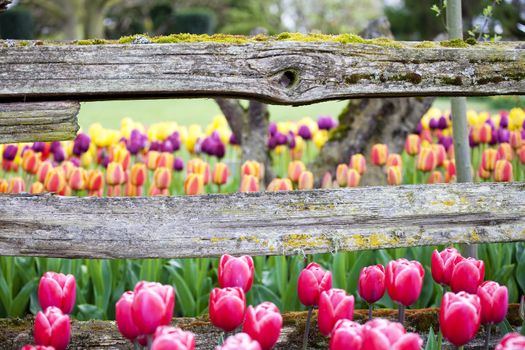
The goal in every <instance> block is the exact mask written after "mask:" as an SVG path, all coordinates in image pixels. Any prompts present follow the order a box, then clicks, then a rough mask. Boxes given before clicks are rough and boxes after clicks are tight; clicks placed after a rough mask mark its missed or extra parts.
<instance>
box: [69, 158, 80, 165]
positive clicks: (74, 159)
mask: <svg viewBox="0 0 525 350" xmlns="http://www.w3.org/2000/svg"><path fill="white" fill-rule="evenodd" d="M70 161H71V163H73V164H75V165H76V166H77V167H80V159H78V158H77V157H73V158H71V159H70Z"/></svg>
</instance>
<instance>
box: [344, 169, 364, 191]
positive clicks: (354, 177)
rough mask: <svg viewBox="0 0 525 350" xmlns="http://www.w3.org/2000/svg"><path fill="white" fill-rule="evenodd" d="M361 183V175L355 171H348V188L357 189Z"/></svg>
mask: <svg viewBox="0 0 525 350" xmlns="http://www.w3.org/2000/svg"><path fill="white" fill-rule="evenodd" d="M360 181H361V175H359V172H358V171H357V170H355V169H348V174H347V180H346V184H347V186H348V187H357V186H359V182H360Z"/></svg>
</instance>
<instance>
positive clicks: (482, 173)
mask: <svg viewBox="0 0 525 350" xmlns="http://www.w3.org/2000/svg"><path fill="white" fill-rule="evenodd" d="M478 176H479V178H480V179H485V180H488V179H490V177H491V176H492V172H491V171H489V170H485V169H484V168H483V167H482V166H481V164H480V166H479V169H478Z"/></svg>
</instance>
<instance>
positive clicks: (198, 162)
mask: <svg viewBox="0 0 525 350" xmlns="http://www.w3.org/2000/svg"><path fill="white" fill-rule="evenodd" d="M187 169H188V170H187V173H188V174H193V173H194V174H200V175H202V180H203V181H204V185H207V184H208V183H209V182H210V177H211V176H210V165H209V164H208V163H206V162H205V161H203V160H202V159H199V158H195V159H192V160H190V161H188V168H187Z"/></svg>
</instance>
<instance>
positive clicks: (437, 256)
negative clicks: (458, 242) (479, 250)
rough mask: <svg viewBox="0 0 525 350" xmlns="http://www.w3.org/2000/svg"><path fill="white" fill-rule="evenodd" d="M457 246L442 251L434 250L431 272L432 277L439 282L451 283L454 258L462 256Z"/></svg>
mask: <svg viewBox="0 0 525 350" xmlns="http://www.w3.org/2000/svg"><path fill="white" fill-rule="evenodd" d="M460 255H461V254H459V252H458V251H457V250H456V248H452V247H449V248H446V249H443V250H442V251H441V252H438V251H437V250H434V251H433V252H432V260H431V272H432V278H433V279H434V281H436V283H438V284H444V285H449V284H450V280H451V278H452V270H453V269H454V266H455V265H454V259H455V258H456V256H460Z"/></svg>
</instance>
